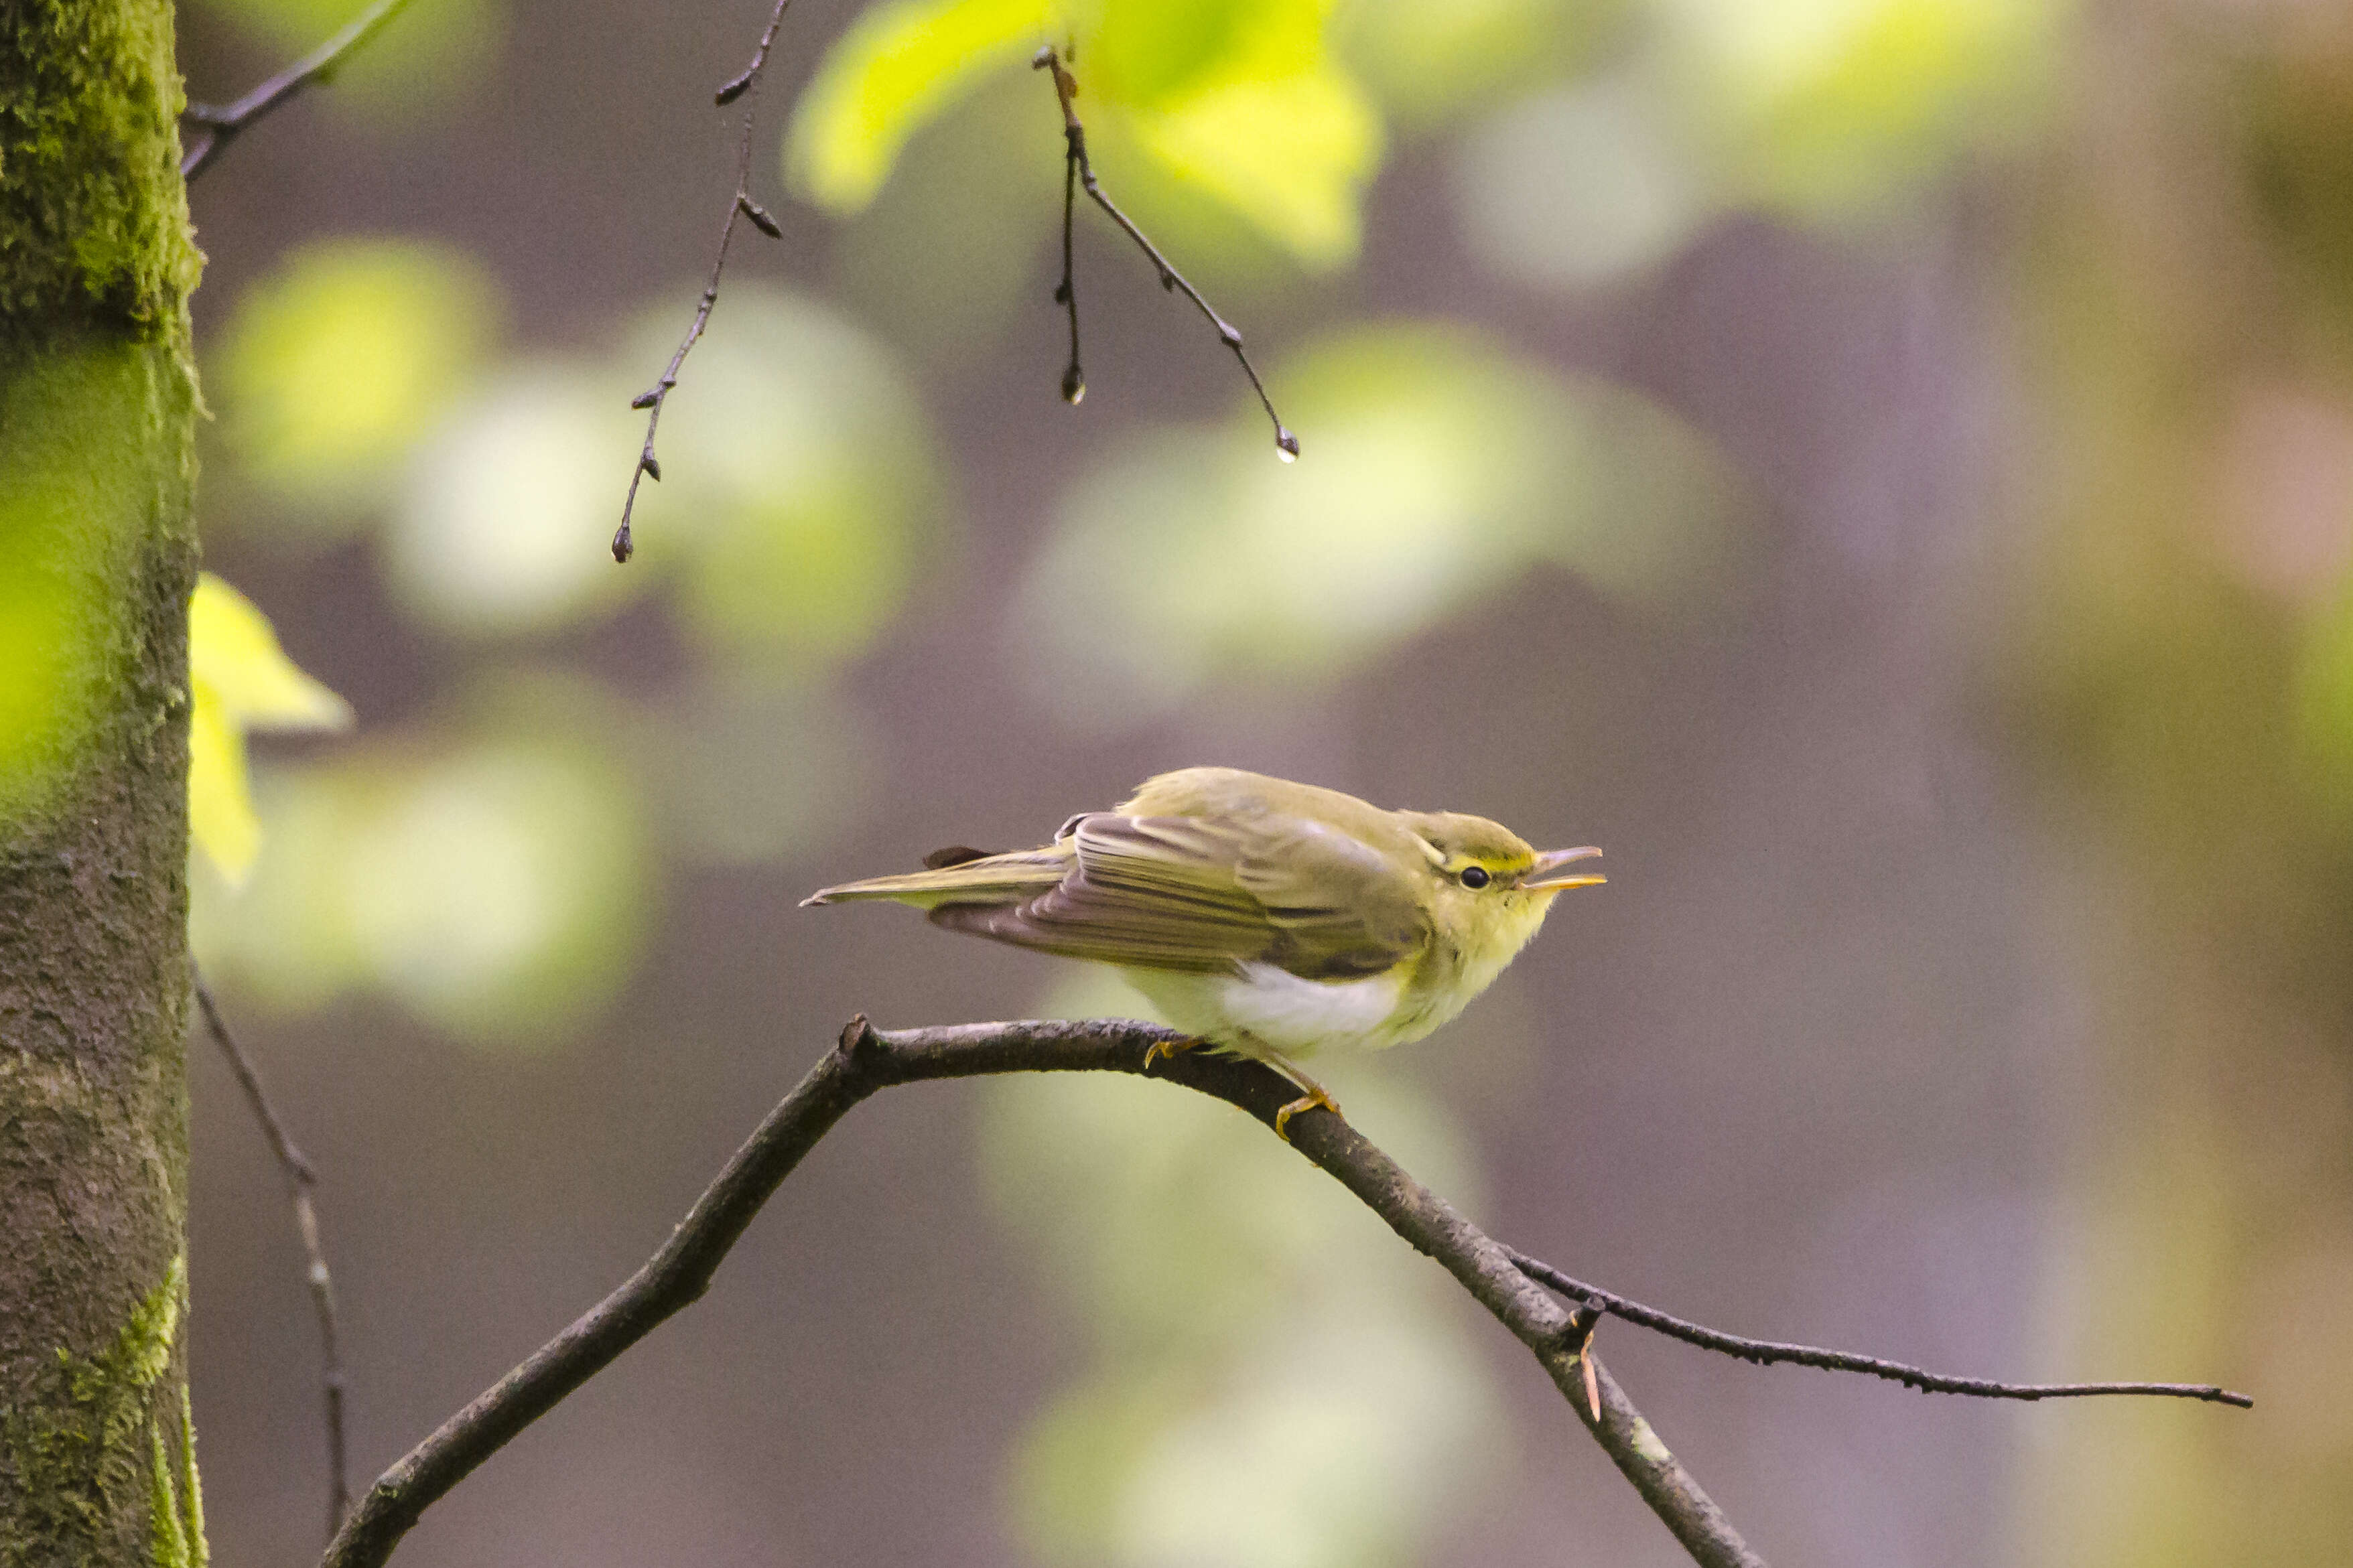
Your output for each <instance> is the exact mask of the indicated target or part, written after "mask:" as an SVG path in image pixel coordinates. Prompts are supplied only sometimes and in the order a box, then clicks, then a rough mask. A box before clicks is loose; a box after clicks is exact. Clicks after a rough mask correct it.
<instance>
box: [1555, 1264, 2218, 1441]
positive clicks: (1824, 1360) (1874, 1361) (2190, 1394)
mask: <svg viewBox="0 0 2353 1568" xmlns="http://www.w3.org/2000/svg"><path fill="white" fill-rule="evenodd" d="M1512 1261H1513V1262H1514V1264H1516V1265H1518V1266H1519V1269H1520V1272H1521V1273H1523V1274H1525V1275H1526V1276H1527V1277H1528V1278H1529V1279H1535V1280H1537V1281H1539V1282H1541V1283H1543V1284H1545V1285H1547V1286H1549V1287H1551V1288H1552V1289H1555V1290H1557V1291H1559V1292H1560V1293H1561V1294H1562V1295H1564V1296H1567V1297H1568V1298H1569V1299H1570V1300H1576V1301H1581V1302H1584V1303H1586V1304H1587V1305H1588V1306H1590V1307H1591V1308H1592V1309H1593V1310H1596V1311H1601V1312H1607V1313H1609V1315H1610V1316H1611V1317H1613V1318H1623V1319H1624V1320H1625V1321H1628V1322H1630V1323H1633V1324H1636V1325H1638V1326H1640V1327H1641V1328H1645V1329H1650V1330H1651V1331H1655V1332H1657V1333H1662V1334H1664V1335H1666V1336H1667V1337H1668V1338H1669V1339H1674V1340H1681V1341H1682V1342H1683V1343H1685V1344H1687V1345H1697V1346H1698V1347H1699V1348H1700V1349H1702V1350H1708V1351H1715V1352H1720V1353H1722V1354H1725V1355H1728V1356H1732V1357H1735V1358H1736V1359H1737V1360H1740V1361H1746V1362H1754V1363H1757V1365H1758V1366H1771V1365H1773V1364H1774V1363H1778V1362H1788V1363H1791V1364H1793V1365H1797V1366H1818V1367H1821V1368H1823V1369H1825V1370H1826V1371H1830V1372H1859V1373H1864V1374H1866V1375H1868V1376H1871V1377H1883V1378H1886V1379H1887V1380H1888V1381H1889V1382H1891V1383H1900V1384H1904V1385H1905V1387H1907V1388H1916V1389H1918V1390H1919V1391H1920V1392H1921V1393H1923V1394H1968V1396H1970V1397H1971V1398H1975V1399H2026V1400H2034V1399H2085V1398H2092V1397H2094V1396H2097V1395H2101V1394H2145V1395H2150V1396H2154V1397H2158V1398H2168V1399H2201V1400H2204V1401H2206V1402H2207V1403H2209V1404H2212V1405H2237V1406H2238V1407H2239V1408H2240V1409H2242V1410H2252V1409H2253V1408H2254V1405H2255V1402H2254V1400H2253V1398H2251V1397H2249V1396H2248V1395H2246V1394H2236V1393H2233V1392H2232V1391H2231V1390H2230V1389H2227V1388H2218V1387H2216V1386H2215V1385H2214V1384H2211V1383H1997V1382H1995V1381H1993V1380H1992V1379H1991V1378H1984V1377H1952V1376H1949V1375H1947V1374H1946V1373H1936V1372H1929V1371H1927V1370H1926V1368H1923V1367H1916V1366H1907V1365H1905V1363H1902V1362H1900V1361H1886V1360H1883V1359H1882V1358H1880V1357H1878V1356H1868V1355H1857V1354H1856V1353H1854V1352H1852V1351H1832V1350H1821V1349H1819V1348H1817V1347H1815V1346H1813V1345H1799V1344H1784V1343H1781V1342H1778V1341H1774V1340H1752V1339H1747V1338H1745V1337H1743V1336H1741V1335H1739V1334H1727V1333H1725V1332H1724V1331H1721V1330H1718V1329H1711V1328H1708V1327H1706V1326H1705V1325H1704V1324H1700V1323H1694V1322H1692V1321H1689V1320H1688V1319H1684V1318H1678V1317H1676V1316H1674V1315H1673V1314H1672V1313H1669V1312H1662V1311H1660V1310H1658V1309H1657V1308H1656V1307H1646V1306H1644V1305H1643V1304H1642V1303H1641V1302H1640V1301H1632V1300H1627V1299H1626V1298H1625V1297H1623V1296H1619V1295H1613V1294H1611V1293H1610V1292H1609V1291H1608V1290H1604V1289H1601V1288H1600V1287H1599V1286H1598V1285H1588V1284H1587V1283H1585V1281H1583V1280H1582V1279H1570V1278H1569V1277H1568V1276H1567V1275H1566V1274H1563V1273H1562V1272H1561V1271H1560V1270H1559V1269H1557V1268H1554V1267H1553V1266H1552V1265H1551V1264H1549V1263H1546V1262H1543V1261H1541V1260H1539V1259H1537V1258H1530V1257H1528V1256H1527V1255H1526V1254H1525V1253H1523V1252H1517V1251H1514V1252H1513V1253H1512Z"/></svg>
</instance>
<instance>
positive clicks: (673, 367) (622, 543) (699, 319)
mask: <svg viewBox="0 0 2353 1568" xmlns="http://www.w3.org/2000/svg"><path fill="white" fill-rule="evenodd" d="M792 3H793V0H776V9H775V10H774V11H773V12H771V13H770V14H769V16H768V26H767V28H766V29H765V31H764V32H762V33H761V35H760V47H758V48H757V49H754V51H753V53H752V63H751V64H750V65H748V66H746V67H744V69H743V70H742V71H740V72H738V73H737V74H736V75H735V76H734V77H733V78H731V79H729V80H728V81H727V83H726V84H725V85H724V86H723V87H722V88H720V89H719V90H718V91H717V92H715V93H713V94H712V101H714V102H715V103H717V104H718V105H719V107H720V108H722V109H724V108H726V107H727V106H728V105H729V104H731V103H733V102H734V101H735V100H737V99H739V98H740V99H743V100H744V131H743V134H742V135H741V136H740V137H739V138H738V139H737V142H736V144H735V194H734V195H733V197H731V198H730V199H729V201H728V203H727V221H726V222H725V223H723V224H722V225H721V226H720V227H719V254H718V255H717V256H715V257H714V258H712V262H711V280H710V281H709V282H707V283H705V284H704V285H703V286H702V303H701V304H699V305H697V306H696V307H695V309H694V320H693V321H691V322H689V323H688V324H687V329H686V336H685V337H683V338H681V339H680V340H679V344H678V352H677V353H674V354H672V355H670V363H669V364H668V365H667V366H665V367H664V368H663V370H662V373H661V379H660V380H659V381H657V382H655V383H654V384H652V385H651V386H649V387H648V388H646V390H645V391H643V392H641V393H639V394H638V395H637V396H635V397H633V398H631V399H630V400H629V406H630V407H632V408H641V409H645V410H647V411H648V412H647V414H646V444H645V446H644V447H641V448H640V449H639V450H638V466H637V467H636V468H632V469H631V470H630V471H629V493H628V496H627V497H626V498H625V499H624V500H622V502H621V526H620V527H619V528H617V529H616V530H614V531H613V559H614V560H615V561H618V562H626V561H628V558H629V557H630V556H631V555H632V554H634V553H635V552H636V551H637V542H636V541H635V540H634V539H633V538H632V537H631V535H630V532H629V519H630V516H631V514H632V513H634V512H635V511H636V510H637V508H638V484H639V483H641V482H642V481H644V480H645V479H649V478H650V479H652V480H653V481H654V482H655V483H657V484H659V483H660V482H661V464H660V462H659V460H657V459H656V458H655V457H654V429H655V427H656V426H659V425H660V424H661V416H662V405H663V404H664V403H666V402H668V401H669V400H670V393H671V391H672V390H673V389H674V388H676V387H677V385H678V372H679V367H680V366H681V365H683V364H684V363H686V356H687V354H688V353H689V352H690V351H691V350H692V349H693V347H694V345H695V342H696V340H698V339H699V338H701V337H702V329H703V328H704V327H706V326H708V325H710V323H711V310H712V306H714V305H716V304H718V303H719V278H720V274H722V273H723V272H724V271H726V270H727V247H728V246H729V244H731V243H732V242H733V240H734V238H735V220H736V219H737V218H739V217H740V218H748V219H750V220H751V224H752V226H753V227H754V228H756V229H758V230H759V231H760V232H761V233H762V234H765V235H766V236H767V237H769V238H770V239H782V238H783V237H785V231H784V229H783V228H782V226H779V225H778V224H777V222H776V219H775V218H774V217H773V216H770V215H769V212H768V209H767V208H765V207H764V206H762V205H760V204H759V203H758V202H755V201H754V200H753V199H752V131H753V125H754V121H755V120H756V119H757V118H758V115H759V103H758V100H757V98H756V96H755V95H754V93H753V90H752V89H754V88H755V87H757V86H759V84H760V73H761V72H762V71H763V70H765V69H766V68H767V65H768V51H769V50H771V49H773V48H774V47H776V29H777V28H779V27H781V26H784V23H785V13H786V11H787V10H789V9H791V7H792Z"/></svg>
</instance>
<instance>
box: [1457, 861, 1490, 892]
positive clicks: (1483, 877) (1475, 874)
mask: <svg viewBox="0 0 2353 1568" xmlns="http://www.w3.org/2000/svg"><path fill="white" fill-rule="evenodd" d="M1462 885H1463V886H1464V887H1466V888H1483V887H1485V886H1486V885H1487V868H1485V867H1484V866H1465V867H1463V868H1462Z"/></svg>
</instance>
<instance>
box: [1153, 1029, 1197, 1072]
mask: <svg viewBox="0 0 2353 1568" xmlns="http://www.w3.org/2000/svg"><path fill="white" fill-rule="evenodd" d="M1203 1043H1204V1042H1202V1041H1201V1040H1200V1039H1198V1037H1194V1036H1191V1035H1180V1036H1178V1037H1176V1039H1173V1040H1155V1041H1153V1042H1152V1043H1151V1044H1150V1045H1148V1046H1146V1047H1144V1070H1145V1072H1150V1071H1151V1070H1152V1064H1153V1063H1154V1062H1156V1061H1158V1060H1159V1059H1160V1058H1162V1057H1173V1056H1175V1055H1176V1054H1177V1053H1178V1052H1179V1051H1189V1050H1191V1049H1192V1048H1193V1047H1196V1046H1198V1045H1201V1044H1203Z"/></svg>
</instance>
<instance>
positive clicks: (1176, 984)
mask: <svg viewBox="0 0 2353 1568" xmlns="http://www.w3.org/2000/svg"><path fill="white" fill-rule="evenodd" d="M1125 973H1126V975H1127V978H1128V982H1129V984H1133V985H1134V987H1135V988H1136V989H1137V990H1139V991H1141V992H1143V993H1144V994H1145V995H1146V996H1148V997H1150V998H1151V999H1152V1001H1153V1002H1154V1003H1155V1005H1157V1006H1158V1007H1159V1008H1160V1010H1161V1012H1162V1013H1163V1014H1164V1015H1166V1017H1167V1019H1168V1021H1169V1022H1170V1023H1171V1024H1174V1025H1175V1026H1176V1027H1178V1028H1180V1029H1182V1030H1184V1031H1185V1032H1186V1033H1187V1034H1191V1035H1198V1036H1201V1037H1203V1038H1205V1039H1209V1040H1214V1041H1217V1042H1219V1044H1222V1045H1231V1046H1234V1047H1238V1048H1240V1049H1242V1050H1248V1049H1249V1048H1250V1044H1251V1043H1252V1042H1256V1043H1257V1044H1259V1045H1261V1046H1266V1047H1272V1048H1273V1049H1275V1050H1277V1051H1280V1052H1282V1054H1283V1055H1284V1056H1287V1057H1308V1056H1313V1055H1314V1054H1315V1053H1317V1052H1318V1051H1333V1050H1362V1049H1366V1048H1368V1047H1378V1046H1387V1045H1395V1044H1397V1043H1398V1037H1392V1035H1391V1028H1392V1024H1393V1021H1394V1019H1395V1018H1396V1016H1397V1014H1398V1005H1399V1003H1400V1002H1401V1001H1402V1000H1403V999H1404V996H1405V990H1406V976H1405V974H1404V973H1403V972H1402V971H1401V970H1389V971H1388V972H1386V973H1380V974H1372V975H1366V976H1365V977H1364V978H1362V979H1358V980H1305V979H1302V978H1301V977H1300V976H1298V975H1296V974H1293V973H1291V972H1290V971H1289V970H1287V969H1282V968H1279V967H1277V966H1276V965H1274V964H1271V963H1245V964H1243V965H1242V966H1241V967H1240V970H1239V971H1237V972H1236V973H1230V974H1176V973H1169V972H1167V971H1166V970H1150V969H1129V970H1127V971H1125Z"/></svg>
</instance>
